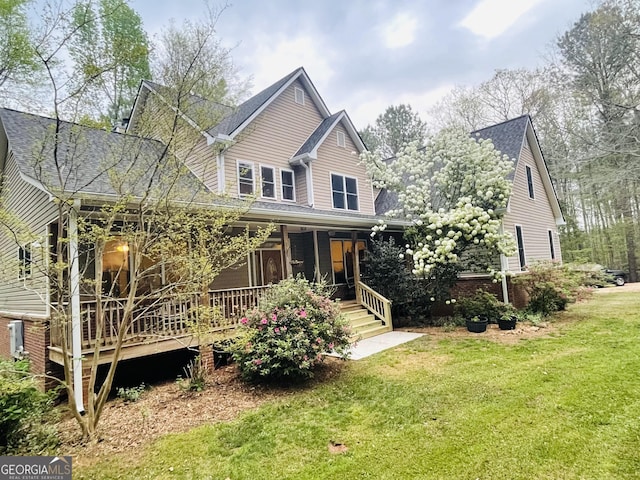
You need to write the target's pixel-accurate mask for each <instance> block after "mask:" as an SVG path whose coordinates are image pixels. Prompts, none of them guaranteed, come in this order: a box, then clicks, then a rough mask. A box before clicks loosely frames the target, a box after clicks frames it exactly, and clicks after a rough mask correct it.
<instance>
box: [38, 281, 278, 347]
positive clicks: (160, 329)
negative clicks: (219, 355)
mask: <svg viewBox="0 0 640 480" xmlns="http://www.w3.org/2000/svg"><path fill="white" fill-rule="evenodd" d="M268 288H269V286H260V287H246V288H232V289H225V290H215V291H210V292H208V293H207V297H208V298H207V299H206V300H205V302H204V304H205V305H208V306H209V307H217V308H218V309H219V313H220V315H216V316H215V318H213V319H207V322H209V325H208V329H209V330H210V331H224V330H231V329H234V328H235V327H236V326H237V325H238V323H239V322H240V318H241V315H242V313H243V312H244V311H245V310H247V309H249V308H252V307H255V306H257V304H258V300H259V299H260V296H261V295H262V294H263V293H264V292H265V291H266V290H267V289H268ZM202 303H203V299H202V297H201V295H200V294H189V295H186V294H181V295H172V296H168V297H163V298H156V299H154V298H144V299H143V298H140V299H136V309H135V310H134V312H133V315H132V320H131V322H130V323H129V325H128V327H127V331H126V332H125V337H124V344H131V343H141V342H145V341H148V340H151V339H156V340H157V339H162V338H175V337H180V336H185V335H189V334H190V333H191V332H190V327H191V326H192V325H194V323H195V322H198V321H199V320H200V318H199V315H200V312H201V310H200V309H199V308H197V307H198V306H200V305H202ZM125 304H126V299H119V298H113V299H106V300H102V302H101V306H102V311H103V312H102V316H101V318H99V317H100V316H99V315H98V304H97V301H96V300H84V301H81V302H80V322H81V325H82V336H81V338H82V348H83V349H90V348H94V347H95V345H96V343H97V342H98V343H99V344H100V345H101V346H103V347H105V348H109V347H112V346H115V345H116V343H117V341H118V332H119V330H120V326H121V325H122V322H123V319H124V309H125ZM54 307H56V306H54ZM63 307H64V306H63ZM66 321H67V322H68V323H69V325H68V328H63V327H64V326H63V325H60V324H58V323H56V321H55V320H54V321H52V322H51V339H50V340H51V346H52V347H60V346H61V344H62V335H63V332H65V331H66V334H67V342H68V343H67V344H68V345H71V325H70V320H66ZM99 321H102V324H101V325H102V332H101V335H98V334H97V333H98V330H99V328H98V326H99V324H98V322H99Z"/></svg>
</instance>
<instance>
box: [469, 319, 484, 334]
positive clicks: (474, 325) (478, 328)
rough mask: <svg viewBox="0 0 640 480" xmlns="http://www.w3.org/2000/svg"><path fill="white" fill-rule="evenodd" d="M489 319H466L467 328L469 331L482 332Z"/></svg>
mask: <svg viewBox="0 0 640 480" xmlns="http://www.w3.org/2000/svg"><path fill="white" fill-rule="evenodd" d="M488 323H489V321H488V320H487V319H486V318H485V319H483V320H479V321H477V322H474V321H471V320H467V330H469V331H470V332H471V333H482V332H484V331H486V330H487V324H488Z"/></svg>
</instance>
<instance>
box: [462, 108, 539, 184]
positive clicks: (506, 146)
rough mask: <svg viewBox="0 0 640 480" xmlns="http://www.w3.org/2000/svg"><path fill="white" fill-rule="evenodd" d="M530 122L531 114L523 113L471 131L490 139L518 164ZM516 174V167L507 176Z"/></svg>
mask: <svg viewBox="0 0 640 480" xmlns="http://www.w3.org/2000/svg"><path fill="white" fill-rule="evenodd" d="M529 123H531V118H530V117H529V115H522V116H521V117H518V118H513V119H511V120H507V121H505V122H502V123H498V124H496V125H491V126H489V127H485V128H482V129H480V130H475V131H473V132H471V136H472V137H478V138H482V139H483V140H487V139H490V140H491V141H492V142H493V146H494V147H495V149H496V150H499V151H500V152H502V153H503V154H504V155H507V156H508V157H509V159H510V160H512V161H513V162H514V164H517V161H518V159H519V158H520V151H521V150H522V145H523V143H524V138H525V134H526V131H527V125H528V124H529ZM514 166H515V165H514ZM514 174H515V168H514V169H513V171H512V172H511V173H510V174H509V175H508V176H507V178H508V179H509V180H513V176H514Z"/></svg>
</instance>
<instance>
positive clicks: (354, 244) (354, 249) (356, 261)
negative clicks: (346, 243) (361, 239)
mask: <svg viewBox="0 0 640 480" xmlns="http://www.w3.org/2000/svg"><path fill="white" fill-rule="evenodd" d="M351 254H352V255H353V284H354V285H355V288H356V300H357V301H358V303H360V302H361V301H362V298H360V289H359V288H358V284H359V283H360V255H358V232H351Z"/></svg>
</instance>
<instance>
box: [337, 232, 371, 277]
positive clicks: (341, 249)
mask: <svg viewBox="0 0 640 480" xmlns="http://www.w3.org/2000/svg"><path fill="white" fill-rule="evenodd" d="M356 248H357V249H358V256H359V258H360V261H362V259H363V257H364V251H365V250H366V248H367V246H366V243H365V241H364V240H358V242H357V243H356ZM331 266H332V267H333V283H335V284H339V283H351V285H353V279H354V276H355V273H354V271H353V243H352V241H351V240H350V239H349V240H346V239H345V240H334V239H332V240H331Z"/></svg>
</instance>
